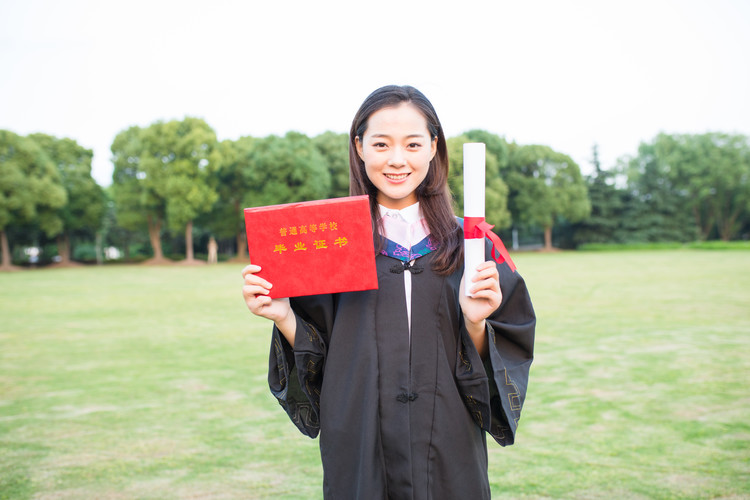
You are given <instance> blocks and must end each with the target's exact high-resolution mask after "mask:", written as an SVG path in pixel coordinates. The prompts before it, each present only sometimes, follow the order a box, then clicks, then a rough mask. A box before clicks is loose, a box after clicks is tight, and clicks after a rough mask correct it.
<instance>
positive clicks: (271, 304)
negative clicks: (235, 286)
mask: <svg viewBox="0 0 750 500" xmlns="http://www.w3.org/2000/svg"><path fill="white" fill-rule="evenodd" d="M258 271H260V266H256V265H254V264H250V265H248V266H245V268H244V269H243V270H242V277H243V278H244V279H245V284H244V285H243V286H242V296H243V297H244V298H245V304H247V308H248V309H250V312H252V313H253V314H255V315H256V316H261V317H263V318H268V319H270V320H271V321H273V322H274V323H276V326H277V327H278V328H279V330H281V333H282V334H283V335H284V336H285V337H286V338H287V340H289V343H290V344H292V345H294V333H295V330H296V326H297V318H296V317H295V316H294V311H292V307H291V306H290V305H289V299H272V298H271V297H269V296H268V293H269V292H270V290H271V287H272V286H273V285H272V284H271V283H269V282H268V281H266V280H264V279H263V278H261V277H260V276H258V275H257V274H256V273H257V272H258Z"/></svg>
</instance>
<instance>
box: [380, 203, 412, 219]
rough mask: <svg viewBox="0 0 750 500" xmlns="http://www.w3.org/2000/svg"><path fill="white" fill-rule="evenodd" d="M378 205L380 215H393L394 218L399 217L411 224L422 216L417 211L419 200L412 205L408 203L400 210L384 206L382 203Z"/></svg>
mask: <svg viewBox="0 0 750 500" xmlns="http://www.w3.org/2000/svg"><path fill="white" fill-rule="evenodd" d="M378 206H379V207H380V217H393V218H396V219H401V220H403V221H404V222H406V223H407V224H413V223H415V222H417V221H418V220H419V219H421V218H422V216H421V214H420V212H419V202H416V203H415V204H413V205H409V206H408V207H406V208H402V209H401V210H395V209H392V208H386V207H384V206H383V205H378Z"/></svg>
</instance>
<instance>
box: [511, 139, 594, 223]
mask: <svg viewBox="0 0 750 500" xmlns="http://www.w3.org/2000/svg"><path fill="white" fill-rule="evenodd" d="M506 182H507V183H508V186H509V187H510V200H509V205H510V210H511V213H512V214H513V217H514V219H515V220H518V221H519V222H526V223H531V224H536V225H539V226H541V227H543V228H551V227H552V226H553V225H554V223H555V220H556V219H557V217H564V218H565V219H567V220H568V221H570V222H577V221H580V220H582V219H584V218H585V217H587V216H588V215H589V213H590V212H591V204H590V202H589V198H588V191H587V188H586V183H585V181H584V179H583V176H582V175H581V170H580V168H579V167H578V164H576V163H575V162H574V161H573V160H572V159H571V158H570V157H569V156H567V155H565V154H562V153H559V152H557V151H554V150H552V149H551V148H549V147H548V146H538V145H530V146H519V145H517V144H515V143H513V144H511V145H510V152H509V156H508V168H507V174H506Z"/></svg>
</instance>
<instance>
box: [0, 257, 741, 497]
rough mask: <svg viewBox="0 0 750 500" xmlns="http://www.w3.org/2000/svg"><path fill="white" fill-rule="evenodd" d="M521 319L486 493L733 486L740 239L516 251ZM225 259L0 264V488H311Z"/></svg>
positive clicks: (235, 493) (255, 493) (235, 269)
mask: <svg viewBox="0 0 750 500" xmlns="http://www.w3.org/2000/svg"><path fill="white" fill-rule="evenodd" d="M514 259H515V260H516V263H517V264H518V267H519V270H520V272H521V273H522V274H523V275H524V276H525V277H526V280H527V282H528V283H529V287H530V289H531V292H532V298H533V300H534V304H535V307H536V310H537V315H538V318H539V322H538V330H537V345H536V361H535V364H534V366H533V367H532V372H531V380H530V384H529V393H528V397H527V400H526V406H525V409H524V413H523V415H522V419H521V422H520V428H519V434H518V438H517V442H516V445H514V446H512V447H508V448H501V447H499V446H496V445H491V447H490V480H491V483H492V490H493V498H555V499H556V498H562V499H577V498H589V499H600V498H601V499H605V498H606V499H608V500H609V499H620V498H623V499H632V498H635V499H641V498H642V499H650V498H664V499H666V498H725V499H730V498H733V499H734V498H750V423H749V421H750V383H749V382H748V380H750V377H749V376H750V349H749V348H750V252H747V251H710V250H663V251H623V252H604V253H595V252H577V253H564V252H563V253H553V254H519V255H517V256H515V257H514ZM240 269H241V266H240V265H236V264H221V265H218V266H211V267H208V266H204V267H182V266H172V267H146V266H107V267H102V268H95V267H86V268H71V269H50V270H39V271H25V272H17V273H4V274H0V499H24V498H34V499H92V498H97V499H131V498H134V499H255V498H274V499H283V498H287V499H315V498H321V496H322V495H321V481H322V471H321V467H320V459H319V455H318V449H317V441H313V440H310V439H308V438H305V437H303V436H302V435H301V434H299V433H298V432H297V431H296V429H295V428H294V426H293V425H292V424H291V423H290V422H289V421H288V419H287V417H286V415H285V414H284V412H283V411H282V410H281V408H280V407H279V406H278V404H277V403H276V402H275V401H274V400H273V398H272V397H271V395H270V394H269V392H268V389H267V384H266V370H267V366H268V365H267V363H268V359H267V354H268V348H269V346H268V343H269V342H268V341H269V325H268V323H267V322H265V321H263V320H259V319H256V318H254V317H253V316H252V315H251V314H250V313H249V312H247V310H246V308H245V306H244V304H243V302H242V298H241V295H240V286H241V278H240V275H239V272H240Z"/></svg>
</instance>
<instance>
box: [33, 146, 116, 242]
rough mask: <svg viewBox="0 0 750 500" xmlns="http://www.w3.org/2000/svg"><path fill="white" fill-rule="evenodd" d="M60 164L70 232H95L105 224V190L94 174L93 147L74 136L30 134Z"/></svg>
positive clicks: (64, 211)
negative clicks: (83, 144) (60, 136)
mask: <svg viewBox="0 0 750 500" xmlns="http://www.w3.org/2000/svg"><path fill="white" fill-rule="evenodd" d="M29 138H31V139H32V140H33V141H34V142H36V143H37V144H38V145H39V146H40V147H41V148H42V150H44V152H45V153H47V155H48V156H49V157H50V159H51V160H52V162H53V163H54V164H55V165H56V166H57V170H58V172H60V177H61V179H62V184H63V187H64V188H65V192H66V194H67V198H68V202H67V203H66V204H65V206H64V207H63V208H62V209H61V210H60V217H61V218H62V220H63V225H64V228H63V230H64V231H66V232H72V231H77V230H82V229H87V230H88V231H89V232H91V233H93V232H95V231H96V230H97V229H98V228H99V225H100V224H101V219H102V215H103V213H104V199H105V198H104V192H103V191H102V188H101V187H100V186H99V185H98V184H97V183H96V181H95V180H94V178H93V177H91V160H92V157H93V153H92V151H91V150H90V149H86V148H84V147H82V146H80V145H79V144H78V143H77V142H76V141H74V140H73V139H68V138H62V139H58V138H56V137H53V136H50V135H46V134H32V135H30V136H29Z"/></svg>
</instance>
